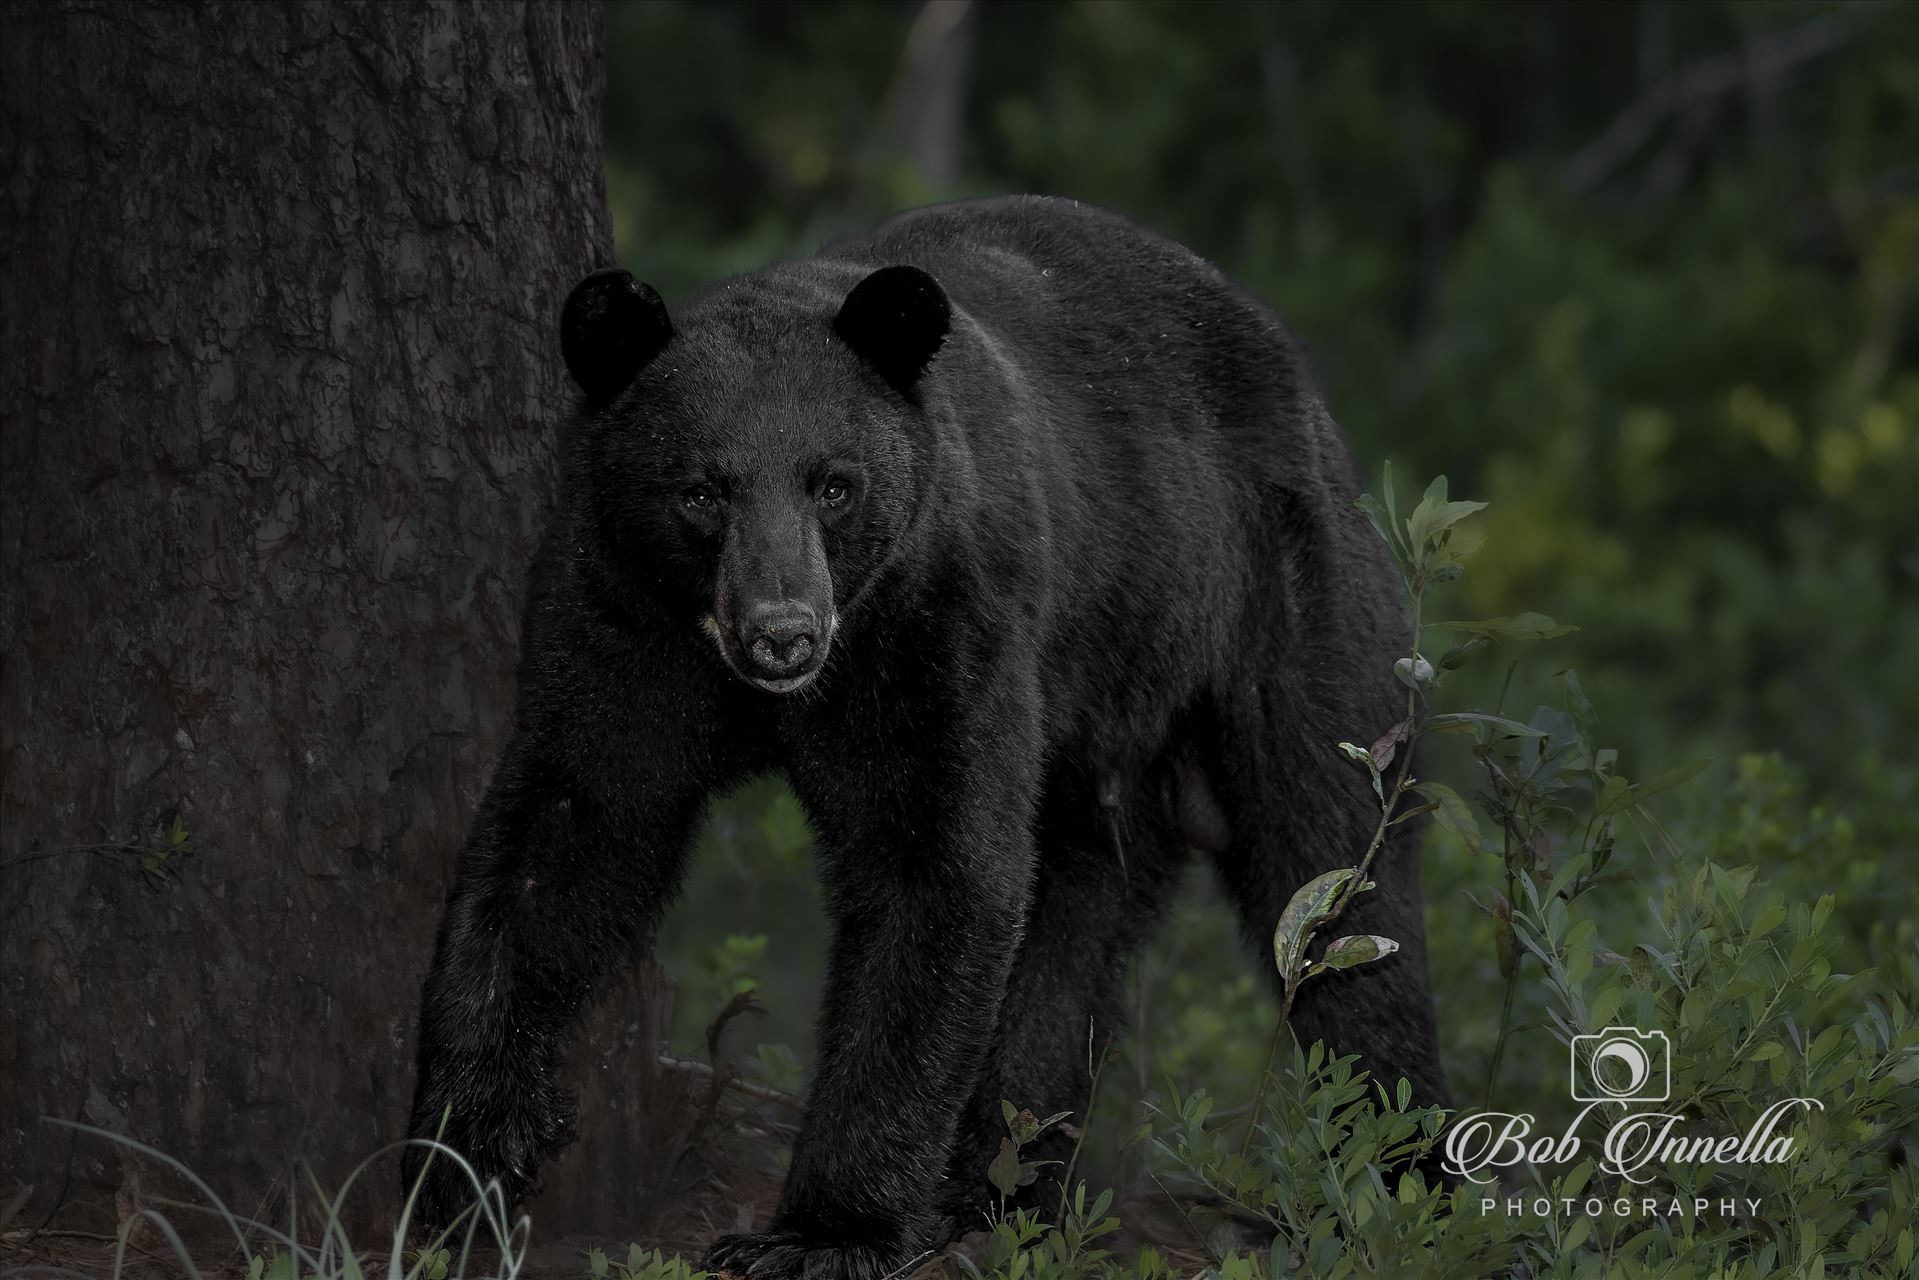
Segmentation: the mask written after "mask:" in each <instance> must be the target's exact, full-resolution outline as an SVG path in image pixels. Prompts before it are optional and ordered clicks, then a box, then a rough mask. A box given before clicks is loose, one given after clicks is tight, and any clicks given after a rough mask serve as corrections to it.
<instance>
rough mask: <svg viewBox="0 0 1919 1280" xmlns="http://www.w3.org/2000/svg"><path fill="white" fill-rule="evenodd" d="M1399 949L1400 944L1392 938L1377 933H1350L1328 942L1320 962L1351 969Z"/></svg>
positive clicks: (1334, 967) (1322, 964)
mask: <svg viewBox="0 0 1919 1280" xmlns="http://www.w3.org/2000/svg"><path fill="white" fill-rule="evenodd" d="M1397 950H1399V944H1398V943H1397V942H1394V941H1393V940H1392V939H1391V938H1386V937H1381V936H1380V935H1379V934H1376V933H1350V934H1347V935H1346V936H1345V937H1343V938H1334V939H1333V940H1332V941H1331V942H1329V943H1327V944H1326V954H1325V955H1323V956H1321V957H1320V958H1319V963H1320V965H1321V966H1323V967H1325V968H1327V969H1351V968H1353V967H1354V966H1355V965H1362V964H1370V963H1372V962H1373V961H1375V960H1382V959H1384V958H1385V957H1387V956H1389V955H1391V954H1392V953H1393V952H1395V951H1397Z"/></svg>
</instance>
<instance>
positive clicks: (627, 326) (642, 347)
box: [560, 267, 673, 401]
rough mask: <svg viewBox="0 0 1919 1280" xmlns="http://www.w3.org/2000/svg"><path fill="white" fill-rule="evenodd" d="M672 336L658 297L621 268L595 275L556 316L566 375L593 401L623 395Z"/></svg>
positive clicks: (575, 292)
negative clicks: (558, 322)
mask: <svg viewBox="0 0 1919 1280" xmlns="http://www.w3.org/2000/svg"><path fill="white" fill-rule="evenodd" d="M672 336H673V322H672V321H671V320H670V319H668V318H667V315H666V304H665V303H664V302H661V301H660V295H659V294H657V293H655V292H654V291H653V286H652V285H649V284H641V283H640V282H639V281H638V280H635V279H634V278H633V277H632V275H631V274H630V273H628V272H626V271H623V270H621V269H620V268H619V267H609V268H607V269H606V270H604V271H595V272H594V273H593V274H592V275H590V276H588V277H587V278H586V279H584V280H582V281H580V282H579V283H578V284H577V285H575V286H573V292H572V293H571V294H569V295H567V299H566V309H565V310H564V311H562V312H561V313H560V350H561V352H562V353H563V354H564V355H565V356H566V368H567V372H569V373H571V374H572V375H573V381H575V382H577V383H579V384H580V390H582V391H584V392H586V394H587V395H588V397H590V398H591V399H593V400H596V401H597V400H611V399H612V398H613V397H614V396H616V395H618V394H620V392H622V391H624V390H626V386H627V384H628V383H629V382H631V381H633V377H634V375H635V374H637V373H639V371H640V370H641V369H643V368H645V367H646V362H647V361H649V360H651V359H652V358H653V357H654V356H656V355H658V354H660V349H661V348H662V347H664V346H666V342H667V339H669V338H671V337H672Z"/></svg>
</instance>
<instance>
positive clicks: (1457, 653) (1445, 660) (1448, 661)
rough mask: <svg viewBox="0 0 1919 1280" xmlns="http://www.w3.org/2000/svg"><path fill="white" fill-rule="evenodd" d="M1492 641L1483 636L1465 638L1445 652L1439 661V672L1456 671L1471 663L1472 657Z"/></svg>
mask: <svg viewBox="0 0 1919 1280" xmlns="http://www.w3.org/2000/svg"><path fill="white" fill-rule="evenodd" d="M1491 643H1492V641H1491V640H1489V639H1487V638H1486V637H1485V636H1467V637H1466V638H1465V639H1464V640H1461V641H1460V642H1459V643H1458V644H1456V645H1454V646H1453V647H1452V648H1450V649H1448V650H1446V652H1445V654H1444V655H1443V656H1442V657H1441V658H1440V659H1439V669H1440V670H1441V671H1457V670H1458V669H1459V668H1461V667H1463V666H1465V665H1466V664H1467V663H1468V662H1470V661H1472V658H1473V655H1474V654H1476V653H1478V652H1479V651H1480V650H1481V649H1484V648H1485V647H1486V646H1487V645H1489V644H1491Z"/></svg>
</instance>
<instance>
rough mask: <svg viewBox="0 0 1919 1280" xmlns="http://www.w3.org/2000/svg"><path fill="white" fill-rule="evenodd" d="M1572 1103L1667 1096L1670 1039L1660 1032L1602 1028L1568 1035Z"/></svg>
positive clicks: (1650, 1099)
mask: <svg viewBox="0 0 1919 1280" xmlns="http://www.w3.org/2000/svg"><path fill="white" fill-rule="evenodd" d="M1572 1093H1573V1101H1574V1102H1664V1101H1665V1100H1666V1099H1667V1098H1668V1097H1670V1096H1671V1095H1672V1042H1671V1041H1670V1040H1668V1039H1666V1033H1665V1032H1663V1031H1641V1030H1640V1029H1639V1028H1637V1027H1607V1028H1606V1029H1605V1030H1604V1031H1597V1032H1594V1033H1593V1034H1592V1035H1589V1036H1574V1037H1573V1039H1572Z"/></svg>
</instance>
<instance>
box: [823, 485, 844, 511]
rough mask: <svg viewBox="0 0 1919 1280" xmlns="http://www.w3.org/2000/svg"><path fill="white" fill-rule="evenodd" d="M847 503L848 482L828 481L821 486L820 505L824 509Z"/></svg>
mask: <svg viewBox="0 0 1919 1280" xmlns="http://www.w3.org/2000/svg"><path fill="white" fill-rule="evenodd" d="M845 501H846V482H845V481H843V480H828V481H827V482H826V483H825V484H824V485H822V486H820V497H819V503H820V505H821V506H822V507H837V506H839V505H840V504H841V503H842V502H845Z"/></svg>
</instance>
